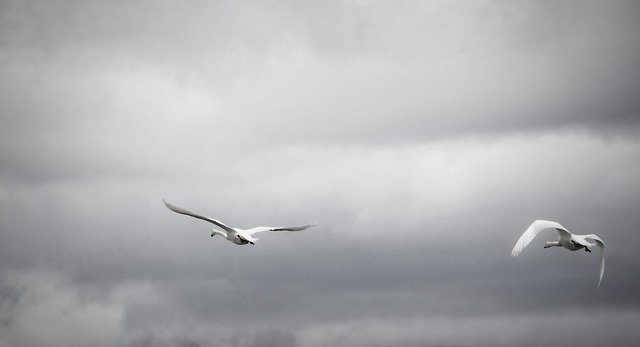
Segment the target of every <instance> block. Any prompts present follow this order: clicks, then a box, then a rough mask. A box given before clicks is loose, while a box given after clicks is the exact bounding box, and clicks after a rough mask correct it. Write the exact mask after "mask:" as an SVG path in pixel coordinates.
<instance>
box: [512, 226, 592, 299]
mask: <svg viewBox="0 0 640 347" xmlns="http://www.w3.org/2000/svg"><path fill="white" fill-rule="evenodd" d="M545 229H556V230H557V231H558V233H559V234H560V237H559V238H558V241H553V242H545V246H544V248H549V247H564V248H566V249H568V250H570V251H577V250H579V249H583V248H584V250H585V251H587V252H589V253H591V250H590V249H589V247H594V246H595V245H596V244H597V245H598V247H600V278H599V279H598V287H599V286H600V282H602V275H603V274H604V241H602V239H600V238H599V237H598V236H597V235H595V234H589V235H575V234H572V233H570V232H569V231H568V230H567V228H565V227H563V226H562V225H560V223H556V222H552V221H548V220H537V221H535V222H533V223H532V224H531V225H530V226H529V228H528V229H527V230H525V232H524V233H523V234H522V236H520V239H518V242H516V245H515V247H513V250H512V251H511V256H512V257H517V256H518V255H519V254H520V253H521V252H522V250H524V248H525V247H527V245H528V244H529V243H530V242H531V241H532V240H533V238H534V237H536V235H538V234H539V233H540V232H541V231H543V230H545ZM588 240H592V241H595V242H596V243H591V242H589V241H588Z"/></svg>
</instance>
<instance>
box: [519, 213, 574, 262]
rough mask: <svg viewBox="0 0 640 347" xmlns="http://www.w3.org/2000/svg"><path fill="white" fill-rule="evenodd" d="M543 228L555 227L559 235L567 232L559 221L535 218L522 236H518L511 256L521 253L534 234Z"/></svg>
mask: <svg viewBox="0 0 640 347" xmlns="http://www.w3.org/2000/svg"><path fill="white" fill-rule="evenodd" d="M545 229H556V230H558V233H560V234H561V235H562V234H564V233H567V234H569V231H568V230H567V229H566V228H565V227H563V226H562V225H560V223H557V222H552V221H548V220H536V221H535V222H533V223H531V225H530V226H529V228H527V230H525V232H524V233H523V234H522V236H520V238H519V239H518V242H516V245H515V246H514V247H513V250H512V251H511V256H512V257H517V256H518V255H519V254H520V253H522V250H524V248H525V247H527V245H528V244H529V243H530V242H531V241H532V240H533V239H534V238H535V237H536V235H538V234H539V233H540V232H541V231H543V230H545ZM569 235H570V234H569Z"/></svg>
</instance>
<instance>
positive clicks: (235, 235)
mask: <svg viewBox="0 0 640 347" xmlns="http://www.w3.org/2000/svg"><path fill="white" fill-rule="evenodd" d="M162 202H164V204H165V205H166V206H167V208H168V209H170V210H171V211H173V212H176V213H180V214H184V215H187V216H191V217H194V218H198V219H202V220H205V221H207V222H209V223H213V224H215V225H217V226H218V227H220V228H221V229H223V230H224V231H220V230H215V229H214V230H213V231H212V232H211V237H214V236H216V235H220V236H222V237H224V238H226V239H227V240H229V241H231V242H233V243H235V244H236V245H246V244H252V245H253V244H255V242H256V241H258V238H255V237H253V235H255V234H257V233H261V232H264V231H300V230H304V229H307V228H309V227H312V226H315V225H317V224H308V225H303V226H298V227H256V228H252V229H246V230H245V229H239V228H232V227H230V226H228V225H226V224H224V223H222V222H220V221H218V220H215V219H213V218H209V217H205V216H201V215H199V214H195V213H193V212H189V211H187V210H185V209H182V208H180V207H176V206H173V205H171V204H169V203H168V202H166V201H164V199H162Z"/></svg>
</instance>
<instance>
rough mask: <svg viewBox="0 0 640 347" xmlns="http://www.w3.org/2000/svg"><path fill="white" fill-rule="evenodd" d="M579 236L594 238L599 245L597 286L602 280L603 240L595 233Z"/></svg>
mask: <svg viewBox="0 0 640 347" xmlns="http://www.w3.org/2000/svg"><path fill="white" fill-rule="evenodd" d="M580 236H582V237H584V238H585V239H592V240H594V241H595V242H596V243H597V244H598V247H600V278H599V279H598V287H600V282H602V275H604V241H602V239H600V238H599V237H598V236H597V235H595V234H589V235H580Z"/></svg>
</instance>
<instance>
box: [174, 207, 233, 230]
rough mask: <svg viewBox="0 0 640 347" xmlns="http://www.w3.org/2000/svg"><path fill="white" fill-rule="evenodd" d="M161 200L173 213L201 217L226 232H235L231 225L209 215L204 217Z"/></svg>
mask: <svg viewBox="0 0 640 347" xmlns="http://www.w3.org/2000/svg"><path fill="white" fill-rule="evenodd" d="M162 202H164V204H165V205H166V206H167V208H168V209H170V210H171V211H173V212H175V213H179V214H183V215H185V216H190V217H193V218H198V219H202V220H204V221H207V222H209V223H213V224H215V225H217V226H219V227H220V228H222V229H224V230H226V231H228V232H232V233H235V232H236V231H235V230H234V229H233V228H232V227H230V226H228V225H226V224H224V223H222V222H221V221H219V220H216V219H213V218H209V217H205V216H202V215H199V214H196V213H193V212H191V211H187V210H185V209H183V208H180V207H177V206H173V205H171V204H170V203H168V202H166V201H164V199H162Z"/></svg>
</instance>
